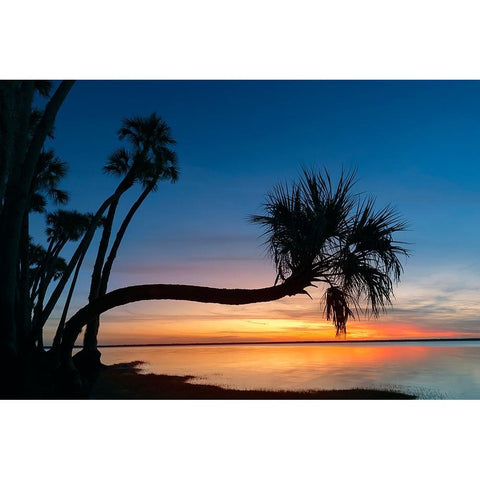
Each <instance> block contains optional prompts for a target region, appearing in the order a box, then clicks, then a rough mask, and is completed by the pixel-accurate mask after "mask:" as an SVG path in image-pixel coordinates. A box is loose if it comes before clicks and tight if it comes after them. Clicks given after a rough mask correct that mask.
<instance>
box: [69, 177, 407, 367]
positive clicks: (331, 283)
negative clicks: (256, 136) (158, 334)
mask: <svg viewBox="0 0 480 480" xmlns="http://www.w3.org/2000/svg"><path fill="white" fill-rule="evenodd" d="M353 185H354V174H348V175H344V174H342V175H341V177H340V179H339V181H338V184H337V186H336V187H335V188H334V187H333V185H332V182H331V179H330V177H329V175H328V173H327V172H326V171H325V172H324V173H322V172H318V173H315V172H313V171H306V170H304V171H303V176H302V178H301V179H300V180H299V181H298V182H295V183H294V184H293V185H292V186H291V187H289V186H286V185H279V186H277V187H276V188H275V189H274V190H273V192H272V193H270V194H269V195H268V196H267V201H266V202H265V204H264V208H265V215H254V216H252V217H251V221H252V222H254V223H256V224H260V225H261V226H262V227H263V228H264V229H265V232H264V235H265V237H266V241H265V244H266V246H267V249H268V252H269V254H270V255H271V257H272V260H273V262H274V264H275V267H276V270H277V275H276V280H275V283H274V285H273V286H272V287H267V288H260V289H222V288H210V287H201V286H192V285H168V284H152V285H136V286H131V287H125V288H120V289H117V290H114V291H112V292H109V293H107V294H105V295H103V296H101V297H99V298H97V299H96V300H94V301H92V302H90V303H89V304H88V305H86V306H85V307H83V308H82V309H80V310H79V311H78V312H77V313H76V314H75V315H74V316H73V317H72V318H71V319H70V320H69V321H68V322H67V323H66V325H65V330H64V335H63V338H62V344H61V348H62V356H63V362H64V366H65V367H66V368H69V369H71V368H73V364H72V363H71V352H72V348H73V345H74V342H75V340H76V338H77V336H78V334H79V333H80V331H81V329H82V328H83V327H84V326H85V325H87V324H88V323H89V322H90V321H92V319H93V318H95V317H96V316H97V315H100V314H101V313H103V312H105V311H107V310H109V309H111V308H114V307H117V306H120V305H125V304H127V303H131V302H137V301H141V300H154V299H155V300H167V299H169V300H189V301H194V302H202V303H219V304H226V305H240V304H248V303H259V302H270V301H273V300H278V299H280V298H283V297H285V296H293V295H298V294H307V295H309V294H308V292H307V291H306V289H307V288H308V287H310V286H314V285H315V284H316V283H319V282H322V283H325V284H326V286H327V289H326V292H325V295H324V298H325V304H326V307H325V310H326V316H327V319H329V320H332V321H333V322H334V324H335V327H336V329H337V333H341V332H346V324H347V321H348V318H349V317H350V316H352V315H353V313H352V312H353V310H357V311H360V310H361V309H363V310H364V312H365V313H369V312H371V313H373V314H374V315H378V314H379V313H380V312H381V311H382V310H384V309H385V308H386V306H388V305H389V304H390V303H391V299H392V295H393V286H394V284H395V282H397V281H399V278H400V274H401V272H402V266H401V263H400V260H399V255H407V253H408V252H407V250H406V249H405V248H404V247H402V246H401V243H400V242H397V241H395V240H394V238H393V235H394V234H395V233H397V232H400V231H403V230H405V228H406V225H405V222H403V221H402V220H401V219H400V218H399V216H398V215H397V214H396V213H395V211H394V210H393V209H392V208H390V207H385V208H383V209H381V210H379V211H376V210H375V209H374V201H373V199H371V198H367V199H362V198H361V197H360V196H358V195H354V194H353V192H352V187H353Z"/></svg>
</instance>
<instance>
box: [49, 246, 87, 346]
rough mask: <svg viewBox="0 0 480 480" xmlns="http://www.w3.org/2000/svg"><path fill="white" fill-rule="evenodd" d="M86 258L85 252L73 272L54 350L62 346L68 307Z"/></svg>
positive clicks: (54, 340) (54, 341)
mask: <svg viewBox="0 0 480 480" xmlns="http://www.w3.org/2000/svg"><path fill="white" fill-rule="evenodd" d="M84 258H85V254H83V255H82V256H81V257H80V259H79V260H78V263H77V267H76V269H75V273H74V274H73V279H72V283H71V284H70V289H69V290H68V295H67V299H66V300H65V305H64V307H63V311H62V317H61V318H60V322H59V324H58V327H57V331H56V332H55V337H54V339H53V343H52V350H57V349H58V347H59V346H60V342H61V339H62V333H63V329H64V327H65V321H66V320H67V315H68V309H69V307H70V302H71V301H72V296H73V292H74V290H75V286H76V284H77V278H78V273H79V272H80V268H81V266H82V263H83V259H84Z"/></svg>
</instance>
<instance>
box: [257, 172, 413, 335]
mask: <svg viewBox="0 0 480 480" xmlns="http://www.w3.org/2000/svg"><path fill="white" fill-rule="evenodd" d="M354 184H355V172H353V173H349V174H344V173H342V175H341V176H340V179H339V181H338V184H337V185H336V187H334V186H333V185H332V181H331V178H330V176H329V175H328V173H327V171H326V170H325V171H324V172H313V171H308V170H305V169H304V170H303V176H302V178H301V179H300V180H299V181H298V182H296V183H294V184H293V185H292V186H291V187H289V186H286V185H279V186H277V187H276V188H275V189H274V190H273V191H272V192H271V193H270V194H269V195H268V196H267V201H266V202H265V204H264V208H265V211H266V214H265V215H253V216H251V218H250V219H251V221H252V222H253V223H257V224H260V225H262V226H263V227H264V228H265V232H264V236H265V237H266V242H265V244H266V246H267V250H268V253H269V254H270V255H271V257H272V258H273V261H274V263H275V267H276V270H277V279H276V282H275V283H277V282H278V281H279V280H282V281H285V280H286V279H287V278H289V277H290V278H291V277H300V278H306V279H307V280H308V281H309V282H310V283H311V284H313V283H315V282H325V283H327V285H328V288H327V290H326V292H325V296H324V298H325V311H326V315H327V319H328V320H332V321H333V322H334V324H335V327H336V329H337V334H339V333H346V324H347V321H348V318H349V317H353V312H352V310H356V311H359V310H360V307H361V306H363V310H364V312H365V313H367V314H368V313H373V314H374V315H378V314H379V313H380V311H382V310H384V309H385V308H386V306H387V305H389V304H391V300H392V297H393V284H394V283H395V282H398V281H399V279H400V274H401V272H402V265H401V263H400V260H399V255H408V252H407V250H406V249H405V248H403V247H402V246H401V242H396V241H394V239H393V235H394V234H395V233H396V232H400V231H403V230H405V228H406V224H405V222H404V221H402V220H401V219H400V217H399V216H398V215H397V214H396V212H395V210H393V209H392V208H391V207H390V206H387V207H385V208H383V209H381V210H378V211H376V210H375V208H374V207H375V205H374V200H373V199H372V198H366V199H362V198H361V197H360V196H359V195H354V194H353V193H352V187H353V186H354Z"/></svg>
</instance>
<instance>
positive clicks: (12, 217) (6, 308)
mask: <svg viewBox="0 0 480 480" xmlns="http://www.w3.org/2000/svg"><path fill="white" fill-rule="evenodd" d="M73 83H74V82H73V81H63V82H61V83H60V84H59V85H58V87H57V88H56V90H55V91H54V92H53V94H52V95H51V96H50V97H49V99H48V101H47V103H46V106H45V109H44V110H43V112H42V114H41V117H40V119H39V120H38V122H36V123H35V128H31V126H32V124H31V120H32V118H31V112H32V109H33V102H34V94H35V92H38V93H39V94H40V95H42V96H48V95H49V94H50V86H51V84H50V82H45V81H32V80H26V81H22V80H12V81H1V82H0V125H1V139H2V140H1V142H0V232H1V235H0V265H2V274H1V275H0V311H1V312H2V314H1V316H0V357H2V358H3V359H5V360H6V362H7V363H8V364H11V365H12V372H14V371H15V368H16V359H17V354H18V338H17V332H18V329H17V323H18V318H19V315H18V311H17V308H16V306H17V305H18V303H17V298H18V291H19V286H18V268H19V264H20V254H21V244H22V242H21V239H22V222H23V221H24V217H25V214H26V213H27V212H28V211H29V209H30V203H29V200H30V199H29V193H30V188H31V183H32V180H33V177H34V175H35V170H36V166H37V163H38V159H39V155H40V153H41V151H42V149H43V144H44V141H45V139H46V137H47V136H48V135H49V133H51V131H52V127H53V124H54V122H55V117H56V115H57V112H58V110H59V108H60V106H61V105H62V103H63V101H64V99H65V97H66V96H67V95H68V93H69V91H70V89H71V88H72V86H73ZM14 375H15V373H13V374H12V378H11V379H9V381H8V382H7V383H10V380H12V379H13V381H14V378H13V377H14Z"/></svg>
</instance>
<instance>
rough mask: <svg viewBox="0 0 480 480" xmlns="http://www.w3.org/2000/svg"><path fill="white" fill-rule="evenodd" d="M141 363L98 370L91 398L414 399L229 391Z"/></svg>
mask: <svg viewBox="0 0 480 480" xmlns="http://www.w3.org/2000/svg"><path fill="white" fill-rule="evenodd" d="M141 363H142V362H131V363H119V364H116V365H111V366H107V367H104V368H102V369H101V371H100V372H99V375H98V378H97V380H96V381H95V384H94V386H93V389H92V392H91V398H93V399H109V400H114V399H123V400H127V399H175V400H176V399H190V400H194V399H204V400H207V399H216V400H226V399H238V400H240V399H245V400H246V399H250V400H260V399H264V400H267V399H279V400H281V399H283V400H287V399H291V400H301V399H304V400H320V399H330V400H340V399H344V400H347V399H350V400H362V399H363V400H367V399H368V400H373V399H378V400H381V399H415V398H416V397H415V396H414V395H408V394H405V393H401V392H395V391H390V390H366V389H351V390H314V391H308V392H294V391H268V390H230V389H226V388H222V387H216V386H213V385H195V384H191V383H188V382H187V380H189V379H191V378H193V377H192V376H183V377H180V376H174V375H155V374H152V373H150V374H142V373H140V371H139V365H140V364H141Z"/></svg>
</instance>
